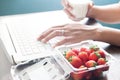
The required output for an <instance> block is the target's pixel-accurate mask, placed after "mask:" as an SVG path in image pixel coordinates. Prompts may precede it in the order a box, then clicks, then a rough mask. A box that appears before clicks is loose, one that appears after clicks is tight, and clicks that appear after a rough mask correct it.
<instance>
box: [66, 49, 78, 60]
mask: <svg viewBox="0 0 120 80" xmlns="http://www.w3.org/2000/svg"><path fill="white" fill-rule="evenodd" d="M73 55H75V56H76V53H75V52H73V51H72V50H69V51H67V52H66V53H65V55H64V56H65V58H66V59H69V58H70V57H71V56H73Z"/></svg>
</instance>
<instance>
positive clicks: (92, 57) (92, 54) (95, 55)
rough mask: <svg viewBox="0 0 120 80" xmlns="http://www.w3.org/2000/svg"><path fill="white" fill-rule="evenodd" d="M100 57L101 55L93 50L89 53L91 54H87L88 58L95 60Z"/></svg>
mask: <svg viewBox="0 0 120 80" xmlns="http://www.w3.org/2000/svg"><path fill="white" fill-rule="evenodd" d="M100 57H101V56H100V54H99V53H97V52H93V53H91V54H90V55H89V60H94V61H97V60H98V58H100Z"/></svg>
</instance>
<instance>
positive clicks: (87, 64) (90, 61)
mask: <svg viewBox="0 0 120 80" xmlns="http://www.w3.org/2000/svg"><path fill="white" fill-rule="evenodd" d="M96 65H97V63H96V62H95V61H94V60H89V61H87V62H86V63H85V66H86V67H88V68H90V67H95V66H96Z"/></svg>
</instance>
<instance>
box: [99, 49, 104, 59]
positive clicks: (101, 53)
mask: <svg viewBox="0 0 120 80" xmlns="http://www.w3.org/2000/svg"><path fill="white" fill-rule="evenodd" d="M98 53H99V54H100V55H101V57H102V58H105V53H104V52H103V51H102V50H99V51H98Z"/></svg>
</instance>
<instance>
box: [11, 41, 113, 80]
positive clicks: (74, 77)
mask: <svg viewBox="0 0 120 80" xmlns="http://www.w3.org/2000/svg"><path fill="white" fill-rule="evenodd" d="M91 45H95V44H94V41H91V40H90V41H83V42H81V43H77V44H72V45H66V46H61V47H58V48H56V49H54V50H53V51H52V53H53V54H52V55H51V56H48V57H44V58H38V59H34V60H28V61H26V62H24V63H20V64H18V65H15V66H12V68H11V74H12V77H13V80H40V79H41V77H43V76H44V75H45V76H48V77H49V79H48V78H47V79H45V80H90V79H93V78H100V77H101V76H102V73H103V72H104V71H108V70H109V66H110V63H111V62H112V61H113V60H114V57H113V56H111V55H110V54H109V53H107V52H106V51H105V50H103V49H101V48H100V47H99V46H98V47H99V49H100V50H102V51H104V53H105V57H106V60H107V62H106V63H105V64H104V65H97V66H95V67H90V68H87V67H83V68H75V67H73V65H71V63H70V62H69V61H68V60H67V59H66V58H65V56H64V54H65V51H68V50H70V49H72V48H79V49H81V48H82V47H86V48H89V47H90V46H91ZM43 72H44V73H43ZM40 74H41V75H43V76H41V75H40ZM36 76H37V79H31V77H32V78H36ZM40 76H41V77H40ZM52 76H53V77H52Z"/></svg>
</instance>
